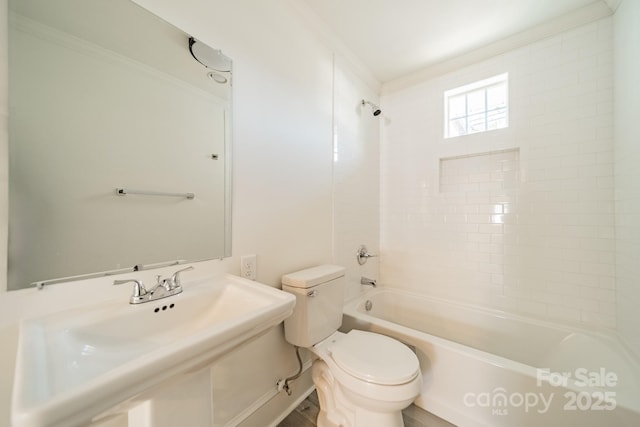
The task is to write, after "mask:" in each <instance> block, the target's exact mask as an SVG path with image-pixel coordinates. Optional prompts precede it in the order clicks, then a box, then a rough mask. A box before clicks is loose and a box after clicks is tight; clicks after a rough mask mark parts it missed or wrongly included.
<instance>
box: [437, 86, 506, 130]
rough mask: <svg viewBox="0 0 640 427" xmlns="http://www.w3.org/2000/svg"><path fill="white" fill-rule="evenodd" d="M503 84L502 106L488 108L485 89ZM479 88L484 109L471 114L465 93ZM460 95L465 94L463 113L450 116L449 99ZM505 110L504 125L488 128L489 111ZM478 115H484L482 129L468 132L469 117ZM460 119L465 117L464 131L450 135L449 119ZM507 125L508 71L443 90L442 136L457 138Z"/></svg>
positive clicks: (476, 90)
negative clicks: (482, 91)
mask: <svg viewBox="0 0 640 427" xmlns="http://www.w3.org/2000/svg"><path fill="white" fill-rule="evenodd" d="M501 85H504V88H505V103H504V106H501V107H498V108H494V109H491V110H489V109H488V105H487V102H488V101H487V98H488V97H487V91H488V90H489V89H491V88H493V87H496V86H501ZM481 90H484V109H483V110H482V111H479V112H474V113H472V114H469V106H468V97H467V95H469V94H472V93H474V92H479V91H481ZM460 96H465V107H464V110H465V114H464V115H461V116H456V117H453V118H452V117H450V106H451V104H450V100H451V99H452V98H455V97H460ZM502 109H504V110H505V117H504V120H505V124H504V126H501V127H498V128H492V129H489V128H488V124H489V122H490V120H488V116H489V114H490V113H491V112H495V111H499V110H502ZM478 115H483V117H484V130H480V131H475V132H469V117H472V116H478ZM460 119H465V124H466V132H465V133H460V134H455V135H451V132H450V126H451V121H452V120H460ZM508 127H509V73H502V74H498V75H496V76H493V77H489V78H487V79H483V80H478V81H476V82H473V83H469V84H466V85H463V86H459V87H456V88H454V89H450V90H447V91H445V92H444V138H445V139H450V138H457V137H460V136H465V135H473V134H477V133H483V132H489V131H493V130H498V129H505V128H508Z"/></svg>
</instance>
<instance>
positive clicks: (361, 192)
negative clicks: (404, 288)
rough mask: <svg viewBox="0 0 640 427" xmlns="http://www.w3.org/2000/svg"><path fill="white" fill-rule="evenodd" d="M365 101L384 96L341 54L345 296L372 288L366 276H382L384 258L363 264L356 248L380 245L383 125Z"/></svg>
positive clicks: (337, 191)
mask: <svg viewBox="0 0 640 427" xmlns="http://www.w3.org/2000/svg"><path fill="white" fill-rule="evenodd" d="M362 99H366V100H369V101H371V102H374V103H377V102H378V96H377V95H376V94H375V92H374V91H373V90H372V89H370V88H368V87H367V86H366V85H365V84H364V83H363V82H362V81H361V80H358V79H357V78H356V76H355V75H354V73H353V71H351V70H350V69H349V67H348V66H347V64H346V63H345V61H344V60H341V58H336V69H335V101H334V109H335V110H334V111H335V121H334V136H333V138H334V152H333V156H334V171H333V186H334V201H333V206H334V224H333V236H334V242H333V247H334V260H335V261H334V262H335V263H336V264H338V265H342V266H344V267H346V268H347V273H346V276H347V288H346V290H345V300H349V299H351V298H354V297H356V296H357V295H358V294H360V293H361V292H364V291H367V290H368V289H367V288H366V287H364V286H361V285H360V278H361V277H362V276H365V277H367V278H370V279H377V278H378V258H370V259H369V261H368V262H367V263H366V264H365V265H362V266H361V265H359V264H358V262H357V260H356V252H357V250H358V248H359V247H360V245H363V244H364V245H366V246H367V249H368V250H369V252H370V253H372V254H377V253H378V247H379V232H378V230H379V224H380V216H379V210H380V207H379V194H380V161H379V157H380V156H379V153H380V123H381V121H383V120H384V118H383V117H384V116H382V115H380V116H378V117H374V116H373V114H372V112H371V108H370V107H369V105H365V106H364V107H363V106H362V103H361V101H362Z"/></svg>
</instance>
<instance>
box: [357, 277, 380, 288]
mask: <svg viewBox="0 0 640 427" xmlns="http://www.w3.org/2000/svg"><path fill="white" fill-rule="evenodd" d="M360 284H361V285H366V286H373V287H374V288H375V287H376V286H377V283H376V281H375V279H369V278H368V277H364V276H362V277H361V278H360Z"/></svg>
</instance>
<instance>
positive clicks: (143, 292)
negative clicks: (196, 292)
mask: <svg viewBox="0 0 640 427" xmlns="http://www.w3.org/2000/svg"><path fill="white" fill-rule="evenodd" d="M188 270H193V266H189V267H186V268H183V269H181V270H178V271H176V272H175V273H173V274H172V275H171V276H170V277H168V278H166V279H163V278H162V276H156V277H157V281H156V285H155V286H154V287H153V288H151V289H149V290H147V289H146V288H145V287H144V284H143V283H142V281H141V280H134V279H123V280H114V281H113V284H114V285H122V284H125V283H134V286H133V294H132V295H131V298H130V299H129V303H130V304H142V303H145V302H150V301H154V300H157V299H160V298H166V297H170V296H172V295H177V294H179V293H181V292H182V284H181V283H180V273H182V272H183V271H188Z"/></svg>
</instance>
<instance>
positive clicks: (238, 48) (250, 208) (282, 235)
mask: <svg viewBox="0 0 640 427" xmlns="http://www.w3.org/2000/svg"><path fill="white" fill-rule="evenodd" d="M138 3H140V4H141V5H143V6H145V7H147V8H148V9H150V10H151V11H153V12H155V13H157V14H158V15H160V16H161V17H163V18H165V19H166V20H168V21H169V22H171V23H173V24H174V25H176V26H178V27H180V28H183V29H186V30H188V31H189V32H190V33H191V34H192V35H194V36H195V37H196V38H198V39H200V40H202V41H204V42H205V43H207V44H209V45H211V46H214V47H219V48H221V49H222V50H223V52H224V53H225V54H227V55H228V56H230V57H231V58H233V60H234V99H233V102H234V111H233V132H234V147H233V148H234V152H233V158H234V174H233V180H234V182H233V191H234V192H233V257H232V258H231V259H228V260H225V261H224V262H222V263H220V265H218V262H216V261H212V262H210V263H208V264H207V263H205V264H207V267H202V268H214V267H213V265H216V266H217V267H215V268H223V269H225V270H226V271H229V272H232V273H234V272H235V273H237V272H238V270H239V268H238V265H239V257H240V256H241V255H243V254H248V253H255V254H257V255H258V281H260V282H263V283H266V284H268V285H270V286H275V287H277V286H279V284H280V277H281V275H282V274H284V273H287V272H291V271H294V270H297V269H300V268H305V267H309V266H312V265H316V264H319V263H326V262H342V261H343V260H344V261H345V262H346V261H348V260H347V256H346V255H344V256H343V255H342V254H343V253H344V254H346V253H348V252H351V251H353V261H355V250H356V248H357V245H355V246H354V244H355V242H357V243H358V244H359V243H367V244H368V245H369V246H370V249H371V251H372V252H377V247H376V246H377V232H376V229H377V226H376V225H375V221H376V220H375V218H377V216H378V213H377V202H376V200H377V191H376V190H375V186H377V163H378V161H377V139H378V137H377V132H378V131H377V127H378V122H377V121H376V120H373V118H372V117H370V116H369V115H368V114H365V113H364V112H362V111H361V110H359V105H358V102H359V101H360V99H362V98H371V101H373V102H377V99H373V95H374V94H375V93H376V92H377V90H376V87H375V84H373V86H372V85H371V81H372V79H371V78H370V76H368V75H365V76H363V77H359V76H360V75H361V74H360V71H358V73H356V72H353V71H350V69H351V68H352V67H351V59H349V60H346V59H342V58H341V57H340V56H338V57H337V58H336V60H335V62H336V66H335V71H334V51H333V48H332V47H330V44H329V43H327V40H326V38H323V37H321V36H318V35H317V34H315V33H313V32H312V31H311V30H310V27H309V25H308V23H307V22H305V21H304V20H303V19H302V18H301V17H300V16H299V15H298V12H296V11H294V10H293V9H292V8H291V7H290V5H289V4H288V3H287V2H286V1H285V0H266V1H259V2H256V1H249V0H241V1H234V2H220V1H210V0H186V1H181V2H174V1H170V0H139V1H138ZM4 4H5V2H4V0H0V5H4ZM5 14H6V7H3V8H2V9H0V17H1V18H2V19H0V21H1V22H2V24H1V25H3V26H4V25H5V20H6V15H5ZM3 37H4V33H2V35H1V36H0V42H4V39H3ZM5 46H6V43H2V44H0V54H1V55H2V56H3V57H4V56H5V53H6V52H5ZM1 63H2V64H5V63H6V62H1ZM357 68H358V67H356V69H357ZM2 73H3V71H2V70H1V69H0V77H2V76H4V74H2ZM5 80H6V79H3V80H2V84H3V85H4V84H5ZM365 82H366V83H365ZM374 83H375V82H374ZM370 87H373V88H371V89H370ZM1 89H3V90H0V100H5V99H6V88H5V87H4V86H2V88H1ZM334 90H335V93H336V94H340V96H339V97H334ZM352 97H354V99H351V98H352ZM334 99H335V100H334ZM5 111H6V101H5V102H3V103H2V104H1V106H0V119H1V123H3V125H2V126H0V132H1V133H0V138H3V139H2V140H0V143H1V145H2V151H4V150H6V135H5V133H6V131H5V127H6V126H5V125H4V123H5V122H6V113H5ZM354 120H355V121H356V122H354ZM351 122H354V123H353V125H354V126H355V128H354V129H350V128H349V126H350V125H349V123H351ZM334 123H335V124H337V125H338V126H337V128H336V129H337V135H338V140H339V141H342V142H343V143H344V144H343V145H342V146H341V147H342V149H343V152H344V153H345V154H348V156H352V157H351V160H350V161H348V162H344V163H341V164H339V165H338V166H336V170H337V174H338V175H339V176H340V177H339V179H337V180H336V183H335V184H334V183H333V167H334V164H333V139H334V138H333V133H334V128H333V125H334ZM370 126H371V127H370ZM356 155H362V156H363V157H364V158H365V159H366V160H364V161H362V162H361V161H357V160H356V159H355V156H356ZM348 156H347V157H345V158H349V157H348ZM3 158H6V157H3V155H2V153H1V152H0V159H3ZM352 169H353V170H352ZM0 171H1V172H0V183H2V182H6V177H5V178H3V176H4V175H6V166H3V167H0ZM3 180H4V181H3ZM369 181H371V182H373V183H374V184H373V185H372V186H371V187H368V188H367V190H366V192H360V193H358V194H359V196H358V197H359V198H358V201H357V206H358V207H360V206H362V207H363V208H364V209H365V210H367V209H368V210H369V214H370V215H371V216H370V217H369V219H368V220H367V221H366V222H365V225H364V226H362V225H360V228H359V229H358V232H357V233H354V234H353V235H349V236H346V235H340V236H337V237H335V238H334V235H333V232H334V224H341V225H340V226H336V227H335V229H336V230H340V227H343V228H342V229H344V227H347V226H348V224H362V223H361V222H360V220H359V218H354V217H348V218H346V219H342V218H343V216H345V215H347V214H348V212H349V210H350V209H351V206H350V205H349V203H348V198H346V197H343V195H346V194H353V193H356V190H357V187H358V185H356V184H355V183H356V182H357V183H360V182H369ZM343 188H344V189H345V192H344V193H343V192H342V189H343ZM2 191H5V189H4V186H2ZM334 195H335V198H336V200H337V202H336V203H335V204H334ZM5 200H6V199H5ZM0 206H2V210H4V209H6V202H2V201H1V200H0ZM3 215H4V214H2V212H0V220H1V219H2V218H6V215H4V216H3ZM0 224H2V227H5V226H6V221H1V222H0ZM1 236H2V232H1V231H0V237H1ZM342 245H345V246H348V249H345V250H344V251H343V249H342ZM352 246H353V248H352ZM0 252H2V253H4V251H3V250H2V251H0ZM0 258H4V257H0ZM3 262H4V261H3ZM0 264H2V263H0ZM373 265H374V267H369V268H372V270H368V271H367V274H370V275H372V276H374V277H375V276H377V269H376V268H375V264H373ZM348 267H353V266H348ZM0 270H1V267H0ZM350 271H351V270H350ZM357 274H358V273H357V272H355V273H350V275H351V276H357ZM56 286H59V285H56ZM61 289H66V288H61ZM350 289H352V291H351V293H352V294H353V293H356V292H358V291H359V287H358V286H356V285H354V286H351V287H350ZM126 291H127V290H126V289H124V290H123V292H125V293H126ZM34 292H36V291H35V290H25V291H16V292H11V293H9V294H5V295H0V308H2V310H0V339H1V340H2V344H3V355H2V357H0V379H1V380H2V381H0V383H1V384H3V385H2V387H0V424H3V425H4V424H8V421H7V420H8V417H9V412H8V405H9V400H10V390H11V383H12V367H13V358H14V352H13V351H12V350H11V349H13V348H15V339H16V331H17V320H18V318H19V317H20V316H22V315H34V314H38V313H42V312H43V310H45V307H48V308H47V309H49V310H50V309H51V308H52V306H51V304H47V303H46V301H47V300H48V298H52V297H50V296H49V294H38V298H35V299H34ZM65 292H66V291H65ZM56 294H57V295H58V298H57V299H56V300H55V302H56V303H61V305H56V307H57V308H62V307H63V306H64V296H60V295H59V293H58V292H56ZM49 302H54V300H53V299H51V300H50V301H49ZM256 354H260V355H261V357H256ZM296 368H297V366H296V362H295V355H294V351H293V347H291V346H290V345H288V344H287V343H286V342H285V341H284V338H283V334H282V331H281V330H280V329H276V330H274V331H272V332H271V333H268V334H266V335H264V336H263V337H261V338H260V339H259V340H258V341H256V342H253V343H252V344H251V345H250V346H249V347H247V348H245V349H241V350H239V351H238V352H237V354H236V355H235V356H234V357H228V358H225V360H223V361H221V362H220V364H218V365H216V367H215V368H214V369H213V375H214V383H215V384H224V385H225V388H224V389H225V394H224V395H223V396H221V394H220V393H218V396H221V397H222V398H223V399H224V401H223V402H218V405H222V406H224V407H225V411H224V414H223V416H224V418H225V419H224V420H216V422H217V423H218V422H220V423H223V422H226V421H228V420H230V419H231V418H233V417H234V416H237V415H239V414H240V413H241V412H242V411H243V410H244V409H246V407H247V406H248V405H250V404H252V403H255V402H256V401H258V400H259V399H261V398H262V397H264V396H267V395H268V394H269V393H270V392H271V391H272V390H273V388H274V385H275V383H276V380H277V379H279V378H282V377H284V376H287V375H291V374H293V373H295V370H296ZM294 387H295V385H294ZM263 421H264V422H265V423H266V422H268V421H269V420H263Z"/></svg>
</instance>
